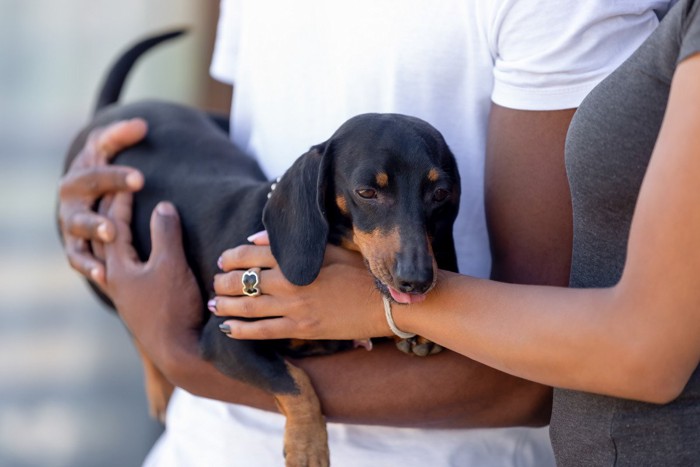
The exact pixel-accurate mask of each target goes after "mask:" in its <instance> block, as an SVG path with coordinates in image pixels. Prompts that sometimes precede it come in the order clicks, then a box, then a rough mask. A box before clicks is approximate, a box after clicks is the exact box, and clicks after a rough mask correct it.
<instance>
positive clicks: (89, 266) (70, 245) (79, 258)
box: [66, 238, 105, 285]
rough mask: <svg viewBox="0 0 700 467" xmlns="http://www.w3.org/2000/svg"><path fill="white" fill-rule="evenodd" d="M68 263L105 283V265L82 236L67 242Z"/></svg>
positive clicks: (94, 279) (99, 282)
mask: <svg viewBox="0 0 700 467" xmlns="http://www.w3.org/2000/svg"><path fill="white" fill-rule="evenodd" d="M66 254H67V255H68V263H69V264H70V265H71V267H72V268H73V269H75V270H76V271H78V272H79V273H80V274H82V275H83V276H85V277H89V278H90V279H92V280H93V281H94V282H96V283H98V284H99V285H104V278H105V273H104V265H103V264H102V263H101V262H100V261H98V260H97V259H96V258H95V257H94V256H93V255H92V252H91V251H90V248H89V246H88V244H87V242H86V241H85V240H83V239H81V238H72V239H69V240H68V241H67V242H66Z"/></svg>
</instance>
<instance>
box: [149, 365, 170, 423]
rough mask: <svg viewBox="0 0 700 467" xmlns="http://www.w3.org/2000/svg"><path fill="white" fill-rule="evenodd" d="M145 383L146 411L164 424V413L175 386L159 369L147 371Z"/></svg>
mask: <svg viewBox="0 0 700 467" xmlns="http://www.w3.org/2000/svg"><path fill="white" fill-rule="evenodd" d="M145 383H146V398H147V399H148V413H149V414H150V415H151V417H153V418H154V419H156V420H158V421H159V422H160V423H162V424H163V425H165V413H166V411H167V409H168V402H169V401H170V396H172V394H173V389H175V387H174V386H173V385H172V384H171V383H170V381H168V380H167V379H165V376H163V374H162V373H160V372H159V371H153V372H147V373H146V379H145Z"/></svg>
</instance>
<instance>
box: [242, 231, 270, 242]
mask: <svg viewBox="0 0 700 467" xmlns="http://www.w3.org/2000/svg"><path fill="white" fill-rule="evenodd" d="M266 233H267V232H266V231H265V230H261V231H260V232H256V233H254V234H253V235H251V236H250V237H248V238H247V239H246V240H248V241H249V242H250V243H253V242H254V241H255V240H257V239H258V238H260V237H262V236H263V235H265V234H266Z"/></svg>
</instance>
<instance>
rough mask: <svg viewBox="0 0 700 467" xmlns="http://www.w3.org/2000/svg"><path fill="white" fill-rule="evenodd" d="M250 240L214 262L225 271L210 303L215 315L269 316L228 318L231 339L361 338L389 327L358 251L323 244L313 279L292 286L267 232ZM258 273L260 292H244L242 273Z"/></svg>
mask: <svg viewBox="0 0 700 467" xmlns="http://www.w3.org/2000/svg"><path fill="white" fill-rule="evenodd" d="M251 240H252V241H253V242H254V245H243V246H239V247H237V248H233V249H231V250H226V251H225V252H224V253H223V254H222V255H221V260H220V262H219V265H220V267H221V268H222V270H223V271H224V273H221V274H217V275H216V276H215V278H214V290H215V292H216V294H217V296H216V297H215V298H214V299H213V301H212V302H210V303H209V308H210V309H211V310H212V312H214V313H215V314H216V315H218V316H231V317H236V318H271V319H261V320H257V321H240V320H236V319H233V320H228V321H226V322H225V323H224V324H226V325H228V326H229V327H230V330H231V331H230V333H229V336H230V337H233V338H236V339H281V338H297V339H358V340H359V339H366V338H369V337H377V336H387V335H389V334H390V333H391V332H390V330H389V327H388V326H387V324H386V321H384V314H383V307H382V300H381V295H380V294H379V292H378V291H377V289H376V287H375V285H374V278H373V277H372V276H371V274H370V273H369V272H368V271H367V268H366V267H365V265H364V263H363V261H362V258H361V257H360V255H359V254H357V253H354V252H351V251H349V250H346V249H343V248H340V247H336V246H332V245H328V247H327V249H326V256H325V259H324V266H323V268H322V269H321V272H320V273H319V275H318V278H317V279H316V280H315V281H314V282H312V283H311V284H309V285H307V286H296V285H294V284H292V283H290V282H289V281H288V280H287V279H286V278H285V277H284V275H283V274H282V272H281V271H280V269H279V267H278V266H277V262H276V261H275V258H274V257H273V256H272V253H271V251H270V248H269V247H268V246H267V245H269V240H268V238H267V236H266V235H264V234H263V235H259V236H255V237H251ZM250 268H262V270H261V271H260V272H259V277H260V289H261V291H262V295H259V296H256V297H246V296H244V295H243V292H242V286H241V277H242V275H243V273H244V272H245V271H246V270H247V269H250Z"/></svg>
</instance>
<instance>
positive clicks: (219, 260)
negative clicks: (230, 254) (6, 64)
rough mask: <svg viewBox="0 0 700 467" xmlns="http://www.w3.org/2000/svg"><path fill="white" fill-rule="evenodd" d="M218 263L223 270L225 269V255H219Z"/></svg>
mask: <svg viewBox="0 0 700 467" xmlns="http://www.w3.org/2000/svg"><path fill="white" fill-rule="evenodd" d="M216 265H217V266H218V267H219V269H221V270H222V271H223V270H224V257H223V256H219V259H217V260H216Z"/></svg>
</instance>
